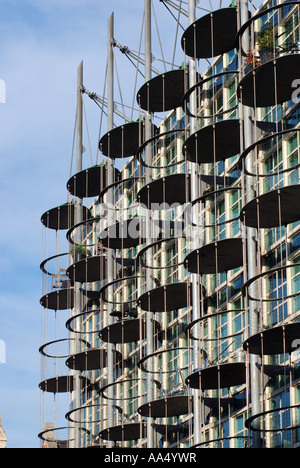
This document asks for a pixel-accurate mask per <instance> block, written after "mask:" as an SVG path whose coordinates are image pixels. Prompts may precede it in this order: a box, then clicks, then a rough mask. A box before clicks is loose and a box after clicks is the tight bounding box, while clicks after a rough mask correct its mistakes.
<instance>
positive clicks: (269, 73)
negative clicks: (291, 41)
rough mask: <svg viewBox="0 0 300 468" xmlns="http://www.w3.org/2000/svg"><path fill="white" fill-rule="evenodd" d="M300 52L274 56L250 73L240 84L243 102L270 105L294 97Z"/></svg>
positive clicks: (299, 64)
mask: <svg viewBox="0 0 300 468" xmlns="http://www.w3.org/2000/svg"><path fill="white" fill-rule="evenodd" d="M299 67H300V54H290V55H284V56H282V57H277V58H274V60H270V61H268V62H266V63H264V64H263V65H260V66H258V67H256V68H255V69H254V70H252V71H251V72H250V73H248V74H247V75H246V76H245V77H244V78H243V79H242V80H241V82H240V84H239V86H238V96H239V98H240V99H241V101H242V104H244V105H245V106H249V107H270V106H275V105H279V104H282V103H284V102H287V101H290V100H291V99H292V94H293V92H294V91H295V86H294V87H293V84H294V81H295V80H298V79H299Z"/></svg>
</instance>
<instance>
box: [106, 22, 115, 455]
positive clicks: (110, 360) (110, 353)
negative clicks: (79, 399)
mask: <svg viewBox="0 0 300 468" xmlns="http://www.w3.org/2000/svg"><path fill="white" fill-rule="evenodd" d="M113 39H114V13H113V14H112V15H111V16H110V18H109V20H108V68H107V70H108V75H107V78H108V96H107V102H108V107H107V131H108V132H109V131H111V130H112V129H113V126H114V51H113ZM113 179H114V164H113V159H111V158H110V157H108V158H107V185H111V184H113V182H114V180H113ZM108 206H109V209H108V225H112V224H113V212H112V206H113V190H109V192H108ZM113 280H114V251H113V250H112V249H108V250H107V282H108V283H111V282H112V281H113ZM108 300H109V305H108V324H109V325H111V324H112V323H113V317H111V316H110V313H111V312H112V304H111V302H112V301H113V294H112V293H111V292H110V291H109V295H108ZM113 382H114V345H113V344H110V343H108V345H107V383H108V384H112V383H113ZM107 411H108V415H107V419H108V427H112V426H114V403H113V388H112V387H110V388H109V389H108V409H107ZM112 446H113V442H109V443H108V448H111V447H112Z"/></svg>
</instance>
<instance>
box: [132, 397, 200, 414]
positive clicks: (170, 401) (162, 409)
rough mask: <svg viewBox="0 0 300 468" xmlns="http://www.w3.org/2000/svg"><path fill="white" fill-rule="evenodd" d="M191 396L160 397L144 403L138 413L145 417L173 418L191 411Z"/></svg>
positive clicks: (192, 399)
mask: <svg viewBox="0 0 300 468" xmlns="http://www.w3.org/2000/svg"><path fill="white" fill-rule="evenodd" d="M193 401H194V398H193V397H192V396H187V395H181V396H175V397H169V398H162V399H161V400H155V401H152V402H151V403H146V404H145V405H143V406H141V407H140V408H139V409H138V413H139V414H140V415H141V416H144V417H146V418H150V417H151V418H154V419H156V418H173V417H178V416H182V415H184V414H190V413H192V412H193Z"/></svg>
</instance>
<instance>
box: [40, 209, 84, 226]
mask: <svg viewBox="0 0 300 468" xmlns="http://www.w3.org/2000/svg"><path fill="white" fill-rule="evenodd" d="M82 213H83V221H85V220H87V219H89V218H91V213H90V211H89V210H88V209H87V208H86V207H84V206H83V207H82ZM41 221H42V223H43V224H44V226H46V227H47V228H48V229H55V230H56V231H60V230H61V231H63V230H65V229H70V228H71V227H72V226H74V224H75V205H73V204H72V203H67V204H66V205H61V206H58V207H56V208H53V209H52V210H49V211H47V212H46V213H44V214H43V216H42V218H41Z"/></svg>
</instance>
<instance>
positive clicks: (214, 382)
mask: <svg viewBox="0 0 300 468" xmlns="http://www.w3.org/2000/svg"><path fill="white" fill-rule="evenodd" d="M186 383H187V385H188V386H190V387H191V388H194V389H199V388H200V385H201V389H202V390H217V389H219V388H230V387H237V386H240V385H243V384H245V383H246V365H245V363H232V364H231V363H229V364H220V365H219V366H213V367H207V369H203V370H201V371H199V372H195V373H194V374H191V375H190V376H189V377H188V378H187V380H186Z"/></svg>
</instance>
